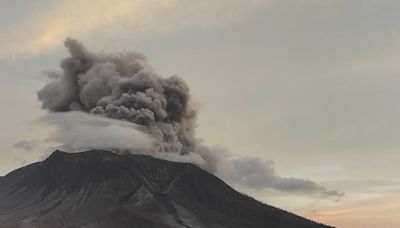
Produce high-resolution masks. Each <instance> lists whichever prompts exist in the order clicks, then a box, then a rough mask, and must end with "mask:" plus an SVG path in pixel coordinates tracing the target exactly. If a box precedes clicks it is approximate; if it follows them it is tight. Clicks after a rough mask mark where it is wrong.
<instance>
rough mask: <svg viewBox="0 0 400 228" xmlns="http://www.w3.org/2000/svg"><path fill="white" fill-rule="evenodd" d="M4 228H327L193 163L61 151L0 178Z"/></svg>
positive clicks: (1, 210) (105, 153)
mask: <svg viewBox="0 0 400 228" xmlns="http://www.w3.org/2000/svg"><path fill="white" fill-rule="evenodd" d="M0 227H2V228H5V227H9V228H12V227H40V228H47V227H49V228H50V227H51V228H54V227H96V228H99V227H119V228H123V227H140V228H228V227H229V228H265V227H279V228H286V227H290V228H297V227H298V228H314V227H315V228H322V227H327V226H324V225H321V224H316V223H314V222H311V221H309V220H306V219H304V218H301V217H298V216H296V215H293V214H290V213H287V212H285V211H282V210H280V209H277V208H274V207H271V206H268V205H265V204H262V203H260V202H258V201H256V200H254V199H252V198H250V197H247V196H244V195H242V194H240V193H238V192H236V191H235V190H234V189H232V188H231V187H229V186H228V185H226V184H225V183H224V182H223V181H221V180H220V179H218V178H216V177H215V176H213V175H211V174H209V173H207V172H205V171H203V170H202V169H200V168H198V167H196V166H194V165H191V164H185V163H175V162H169V161H164V160H159V159H156V158H152V157H149V156H145V155H118V154H115V153H111V152H107V151H88V152H83V153H76V154H70V153H65V152H61V151H56V152H54V153H53V154H52V155H51V156H50V157H49V158H47V159H46V160H45V161H43V162H38V163H34V164H31V165H28V166H26V167H24V168H21V169H17V170H15V171H13V172H11V173H9V174H8V175H6V176H4V177H3V178H0Z"/></svg>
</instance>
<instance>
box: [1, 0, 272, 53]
mask: <svg viewBox="0 0 400 228" xmlns="http://www.w3.org/2000/svg"><path fill="white" fill-rule="evenodd" d="M268 2H269V1H261V0H251V1H249V2H247V3H246V4H244V5H243V4H242V1H239V0H233V1H227V0H221V1H218V2H213V1H194V0H188V1H182V0H154V1H148V0H120V1H109V0H70V1H60V3H59V4H56V5H54V6H47V7H50V9H47V8H45V7H43V9H42V10H38V11H37V12H35V13H34V16H32V18H29V16H28V18H25V20H24V21H22V22H21V23H19V25H18V26H15V25H10V26H8V28H7V25H6V26H4V27H5V31H4V32H3V36H2V37H0V58H16V57H21V56H32V55H38V54H41V53H43V52H46V51H49V50H51V49H54V48H56V47H58V46H59V44H60V42H61V41H62V40H64V39H65V38H66V37H79V38H81V39H90V38H92V39H94V38H96V39H102V38H104V37H107V36H108V37H112V36H113V34H118V36H119V37H129V38H130V39H134V38H136V37H138V36H143V35H144V34H146V33H163V32H171V31H175V30H177V29H182V28H193V27H194V28H209V27H214V26H218V25H221V24H224V23H230V22H234V21H237V20H238V19H239V18H242V17H243V16H245V15H249V14H250V13H251V12H252V11H254V10H256V9H257V8H259V7H261V6H265V5H268V4H267V3H268ZM99 30H100V31H102V32H101V34H102V35H101V36H102V37H93V36H96V35H95V34H96V31H99ZM103 30H104V31H103Z"/></svg>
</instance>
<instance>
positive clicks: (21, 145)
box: [13, 139, 37, 152]
mask: <svg viewBox="0 0 400 228" xmlns="http://www.w3.org/2000/svg"><path fill="white" fill-rule="evenodd" d="M13 148H17V149H21V150H23V151H25V152H32V151H34V150H35V149H36V148H37V144H36V142H34V141H33V140H25V139H24V140H21V141H18V142H16V143H15V144H14V145H13Z"/></svg>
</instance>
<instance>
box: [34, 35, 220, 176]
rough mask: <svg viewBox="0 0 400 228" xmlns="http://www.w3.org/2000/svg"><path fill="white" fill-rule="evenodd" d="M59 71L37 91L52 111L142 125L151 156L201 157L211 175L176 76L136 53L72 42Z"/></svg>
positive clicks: (182, 86) (191, 110)
mask: <svg viewBox="0 0 400 228" xmlns="http://www.w3.org/2000/svg"><path fill="white" fill-rule="evenodd" d="M65 46H66V47H67V48H68V50H69V53H70V57H68V58H66V59H64V60H63V61H62V62H61V68H62V70H63V72H62V73H61V74H60V75H56V74H55V75H52V77H53V78H54V77H56V78H57V79H56V80H54V81H52V82H51V83H50V84H48V85H46V86H45V87H44V88H43V89H42V90H40V91H39V92H38V97H39V100H40V101H41V102H42V107H43V108H45V109H48V110H49V111H52V112H69V111H83V112H87V113H90V114H94V115H99V116H104V117H108V118H113V119H119V120H126V121H129V122H132V123H135V124H138V125H141V126H142V130H143V131H144V132H145V133H147V134H149V135H151V136H153V137H154V138H155V139H156V140H155V141H156V148H154V150H155V152H167V153H178V154H181V155H184V154H189V153H197V154H199V155H200V156H201V157H202V158H203V159H204V160H205V161H206V163H205V164H207V167H203V168H206V169H207V170H209V171H214V170H215V165H214V162H213V161H214V160H215V159H213V158H210V156H211V153H210V152H209V151H208V149H207V148H206V147H204V146H202V145H201V143H200V140H199V139H197V138H196V136H195V128H196V123H195V121H196V108H195V106H194V105H193V104H192V103H191V99H190V94H189V87H188V85H187V84H186V83H185V82H184V81H183V80H182V79H181V78H180V77H178V76H171V77H167V78H163V77H161V76H160V75H158V74H157V73H155V71H154V70H153V69H152V67H151V66H150V65H149V64H148V63H147V62H146V57H145V56H144V55H142V54H140V53H135V52H124V53H93V52H90V51H88V50H86V49H85V47H84V46H83V45H82V44H81V43H80V42H78V41H77V40H74V39H67V40H66V41H65Z"/></svg>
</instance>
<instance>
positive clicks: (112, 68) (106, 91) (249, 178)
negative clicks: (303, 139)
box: [38, 38, 340, 196]
mask: <svg viewBox="0 0 400 228" xmlns="http://www.w3.org/2000/svg"><path fill="white" fill-rule="evenodd" d="M64 44H65V46H66V48H67V49H68V51H69V53H70V56H69V57H67V58H65V59H64V60H62V62H61V64H60V66H61V68H62V71H61V72H52V73H51V74H50V75H49V78H50V79H52V81H51V82H50V83H49V84H47V85H46V86H44V87H43V88H42V89H41V90H40V91H39V92H38V98H39V100H40V101H41V102H42V108H43V109H47V110H49V111H50V114H49V116H47V117H45V118H44V121H45V122H50V123H53V124H56V125H57V126H58V130H57V131H56V133H55V135H54V136H53V138H52V140H53V141H54V142H57V143H59V144H61V145H63V146H64V147H65V148H68V149H69V150H70V151H77V150H84V149H108V150H114V151H129V152H132V153H146V154H150V155H152V156H155V157H159V158H163V159H166V160H173V161H182V162H191V163H194V164H197V165H198V166H200V167H202V168H203V169H205V170H207V171H209V172H212V173H216V174H217V175H219V176H220V177H222V178H224V179H226V180H230V179H235V181H237V182H240V183H241V184H244V185H247V186H249V187H252V188H256V189H260V188H273V189H277V190H280V191H288V192H294V191H296V192H304V193H307V194H314V193H319V194H321V195H323V196H329V195H335V196H339V195H340V193H336V192H331V191H328V190H326V189H324V188H322V187H319V186H318V185H317V184H316V183H315V182H312V181H309V180H301V179H296V178H283V177H280V176H279V175H278V174H276V172H275V170H274V169H273V167H272V166H271V165H270V164H268V163H263V162H260V161H258V160H257V159H255V158H246V157H240V159H239V157H236V158H235V159H233V156H228V157H230V159H227V157H226V153H224V152H221V151H220V150H218V149H215V148H209V147H208V146H206V145H204V144H203V143H202V141H201V140H200V139H199V138H197V137H196V134H195V130H196V127H197V125H196V119H197V108H196V105H194V103H193V101H192V99H191V96H190V89H189V86H188V85H187V84H186V82H185V81H184V80H182V78H180V77H178V76H176V75H173V76H170V77H162V76H160V75H159V74H157V73H156V72H155V71H154V69H153V68H152V67H151V66H150V65H149V64H148V62H147V59H146V57H145V56H144V55H143V54H141V53H137V52H118V53H106V52H98V53H95V52H91V51H89V50H87V49H86V48H85V47H84V46H83V45H82V44H81V43H80V42H79V41H77V40H74V39H71V38H68V39H66V41H65V43H64ZM77 111H79V112H77ZM51 113H53V114H51ZM79 113H81V114H79ZM83 113H86V114H83ZM111 120H113V121H118V122H113V121H111ZM124 124H125V125H124ZM126 124H131V125H129V126H126ZM140 137H142V138H141V139H139V138H140ZM149 138H151V140H150V141H151V143H150V144H151V146H148V145H149ZM138 139H139V140H138ZM141 141H144V142H145V143H144V144H145V145H147V146H142V145H143V143H141ZM146 142H147V143H146ZM137 145H141V146H142V147H141V148H138V147H137ZM231 155H232V154H231Z"/></svg>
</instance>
